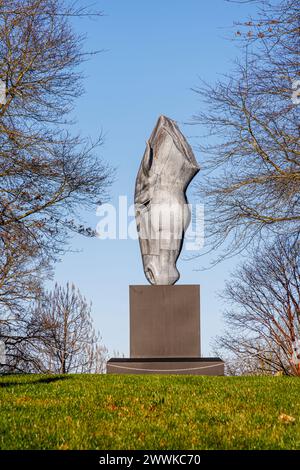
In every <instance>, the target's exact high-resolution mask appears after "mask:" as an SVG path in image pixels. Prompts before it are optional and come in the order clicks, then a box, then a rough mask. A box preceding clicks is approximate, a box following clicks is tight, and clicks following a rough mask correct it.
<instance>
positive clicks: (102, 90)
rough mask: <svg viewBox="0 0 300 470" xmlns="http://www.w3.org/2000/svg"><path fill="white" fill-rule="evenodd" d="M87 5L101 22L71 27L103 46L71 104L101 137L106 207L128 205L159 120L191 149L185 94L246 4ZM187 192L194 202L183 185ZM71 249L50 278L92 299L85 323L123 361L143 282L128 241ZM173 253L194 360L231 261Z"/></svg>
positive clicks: (190, 104) (229, 56)
mask: <svg viewBox="0 0 300 470" xmlns="http://www.w3.org/2000/svg"><path fill="white" fill-rule="evenodd" d="M83 3H84V2H83ZM87 4H90V2H87ZM95 5H96V6H97V8H99V9H101V10H102V11H103V12H104V14H105V16H104V17H102V18H98V19H97V20H93V21H90V20H87V19H81V20H78V19H77V20H75V27H76V29H78V31H80V32H86V33H87V35H88V38H87V42H86V47H87V49H94V50H95V49H104V50H105V52H103V53H101V54H99V55H98V56H94V57H92V59H91V61H90V62H88V63H85V64H84V73H85V75H86V79H85V88H86V94H85V95H84V96H83V97H82V98H81V99H80V100H79V101H78V103H77V106H76V110H75V114H76V119H77V127H78V128H79V129H80V130H81V131H82V133H83V134H85V135H90V136H92V137H96V136H97V135H98V134H99V132H100V131H101V130H102V131H103V132H104V135H105V142H104V145H103V146H102V147H101V149H100V152H101V154H102V156H103V158H104V159H105V160H107V161H108V162H109V163H110V164H111V165H112V166H114V167H116V170H117V172H116V181H115V183H114V184H113V186H112V188H111V190H110V202H112V203H114V204H117V203H118V197H119V195H127V196H128V200H129V203H132V202H133V192H134V185H135V178H136V174H137V171H138V167H139V164H140V161H141V158H142V155H143V152H144V148H145V142H146V140H147V139H148V137H149V135H150V133H151V131H152V129H153V127H154V125H155V122H156V120H157V118H158V116H159V115H160V114H164V115H166V116H168V117H170V118H172V119H174V120H176V121H177V122H178V124H179V126H180V128H181V130H182V131H183V133H184V134H185V135H186V137H187V138H188V140H189V142H190V144H191V145H192V147H193V148H194V149H195V147H196V146H197V142H199V137H198V136H199V134H200V133H201V129H198V128H197V127H196V126H190V125H187V124H186V123H187V122H189V121H191V118H192V115H193V114H195V113H196V112H197V111H198V110H199V108H200V106H201V103H200V102H199V98H198V96H197V95H196V94H195V93H194V92H192V91H191V88H192V87H196V86H197V84H198V83H199V77H201V78H202V79H204V80H206V81H208V82H214V80H215V79H216V78H217V77H218V75H220V74H225V73H226V72H228V71H229V70H230V68H231V61H232V60H233V59H234V58H235V57H236V56H237V55H238V53H239V51H238V49H237V47H236V45H235V43H234V41H229V40H228V39H226V38H228V37H230V36H231V37H234V29H232V28H231V27H232V24H233V21H238V20H244V19H246V18H247V17H248V15H249V14H250V13H251V11H252V12H253V9H254V8H255V6H254V5H253V4H245V5H240V4H237V3H229V2H227V1H226V0H210V1H209V0H128V1H125V0H98V1H96V2H95ZM195 155H196V158H197V160H198V162H199V163H200V165H201V161H203V159H204V157H205V156H204V155H201V154H199V153H198V152H197V151H196V150H195ZM196 179H197V180H198V181H199V180H200V179H201V171H200V173H198V175H197V176H196ZM188 196H189V201H190V202H194V201H195V197H194V195H193V188H192V187H190V189H189V192H188ZM201 202H203V203H204V204H205V201H201ZM85 220H86V222H87V223H88V224H89V225H90V226H92V227H95V226H96V224H97V222H98V218H97V216H96V213H91V214H88V215H87V216H86V217H85ZM71 249H72V250H74V252H73V253H68V254H66V255H65V256H64V257H63V258H62V261H61V262H60V263H58V264H57V266H56V269H55V278H54V281H57V282H58V283H60V284H65V283H66V282H67V281H70V282H74V283H75V285H76V286H77V287H79V289H80V290H81V292H82V293H83V295H85V296H86V298H87V299H88V300H91V301H92V304H93V309H92V312H93V319H94V324H95V327H96V328H97V329H99V330H100V332H101V335H102V338H103V342H104V344H105V345H106V346H107V347H108V349H109V352H110V355H112V354H113V351H118V352H119V353H121V354H125V355H128V353H129V328H128V323H129V306H128V292H129V285H130V284H147V281H146V279H145V277H144V273H143V268H142V262H141V256H140V250H139V244H138V241H134V240H130V239H129V240H99V239H87V238H84V237H80V236H76V237H74V239H73V240H72V243H71ZM183 257H184V253H183ZM183 257H181V259H180V260H179V262H178V268H179V271H180V273H181V279H180V281H179V283H181V284H200V285H201V338H202V355H210V354H212V351H211V347H210V344H211V341H212V339H213V337H214V336H215V335H217V334H220V333H221V332H222V328H223V323H222V315H221V313H222V309H224V307H225V306H224V304H223V301H222V300H220V299H219V298H218V295H217V292H218V291H220V290H221V289H222V287H223V286H224V282H225V280H226V278H228V275H229V272H230V271H231V270H232V268H233V267H234V264H235V262H236V261H226V262H223V263H222V264H220V265H218V266H216V267H214V268H213V269H211V270H207V271H197V268H198V267H199V260H197V259H194V260H190V261H185V260H184V259H182V258H183ZM51 285H52V283H50V287H51Z"/></svg>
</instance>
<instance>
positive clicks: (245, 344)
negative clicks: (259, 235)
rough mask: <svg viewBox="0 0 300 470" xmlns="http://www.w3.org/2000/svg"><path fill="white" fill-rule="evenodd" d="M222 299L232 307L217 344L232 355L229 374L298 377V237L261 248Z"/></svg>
mask: <svg viewBox="0 0 300 470" xmlns="http://www.w3.org/2000/svg"><path fill="white" fill-rule="evenodd" d="M223 298H224V300H225V302H227V303H229V304H230V305H231V308H230V309H229V310H227V311H226V312H225V314H224V317H225V322H226V325H227V332H226V333H225V334H224V335H223V336H222V337H220V338H218V340H217V344H218V346H219V348H221V349H222V350H223V352H225V355H226V354H228V353H229V355H228V356H227V360H228V362H229V372H232V371H235V373H265V374H270V373H276V372H282V373H284V374H289V375H299V376H300V239H299V236H296V237H293V239H292V238H291V237H278V239H277V241H276V243H275V245H273V244H269V245H267V246H265V247H264V248H261V250H260V251H259V252H257V253H256V254H255V255H253V259H250V260H249V261H248V262H246V263H245V264H244V265H242V266H241V268H239V269H238V270H237V271H236V272H235V273H234V274H233V276H232V279H231V281H230V282H228V283H227V286H226V289H225V292H224V294H223ZM297 356H298V357H297Z"/></svg>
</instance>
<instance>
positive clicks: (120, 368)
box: [106, 357, 224, 375]
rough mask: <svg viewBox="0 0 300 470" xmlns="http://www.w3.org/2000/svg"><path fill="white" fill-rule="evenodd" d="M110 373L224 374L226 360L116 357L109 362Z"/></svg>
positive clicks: (215, 358) (211, 358)
mask: <svg viewBox="0 0 300 470" xmlns="http://www.w3.org/2000/svg"><path fill="white" fill-rule="evenodd" d="M106 367H107V373H108V374H176V375H224V362H223V361H222V360H221V359H220V358H218V357H209V358H205V357H202V358H147V359H146V358H140V359H132V358H114V359H110V360H109V361H108V362H107V365H106Z"/></svg>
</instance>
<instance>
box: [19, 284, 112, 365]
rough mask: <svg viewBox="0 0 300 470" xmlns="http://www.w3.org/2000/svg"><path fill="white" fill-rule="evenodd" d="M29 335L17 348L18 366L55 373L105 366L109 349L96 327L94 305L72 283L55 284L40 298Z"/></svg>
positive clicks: (28, 329)
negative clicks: (92, 307)
mask: <svg viewBox="0 0 300 470" xmlns="http://www.w3.org/2000/svg"><path fill="white" fill-rule="evenodd" d="M26 335H27V338H29V339H30V340H28V339H27V341H25V342H22V343H20V345H19V348H18V347H17V348H16V350H15V359H16V360H15V361H14V364H13V367H14V368H15V369H16V368H17V369H19V370H23V371H28V372H38V373H39V372H42V373H56V374H66V373H102V372H103V371H104V370H105V363H106V355H107V350H106V348H105V346H104V345H103V344H102V342H101V338H100V336H99V333H96V332H95V330H94V328H93V322H92V317H91V305H90V304H88V303H87V301H86V299H85V298H84V297H83V296H82V295H81V293H80V291H79V290H78V289H76V288H75V286H74V285H73V284H72V285H70V284H67V285H66V287H61V286H58V285H57V284H56V285H55V288H54V290H53V291H52V292H49V293H47V294H45V295H44V296H43V297H42V298H41V299H40V301H39V302H38V303H37V304H36V305H35V306H34V308H33V310H32V315H31V321H30V322H29V323H28V325H27V332H26ZM17 346H18V345H17Z"/></svg>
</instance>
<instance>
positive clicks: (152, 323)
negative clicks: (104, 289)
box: [107, 285, 224, 375]
mask: <svg viewBox="0 0 300 470" xmlns="http://www.w3.org/2000/svg"><path fill="white" fill-rule="evenodd" d="M129 298H130V358H112V359H110V360H109V361H108V363H107V373H118V374H192V375H224V363H223V361H221V359H219V358H201V357H200V356H201V353H200V286H199V285H175V286H165V285H164V286H162V285H161V286H151V285H148V286H130V291H129Z"/></svg>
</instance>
